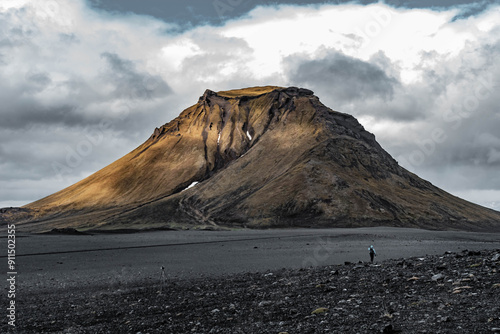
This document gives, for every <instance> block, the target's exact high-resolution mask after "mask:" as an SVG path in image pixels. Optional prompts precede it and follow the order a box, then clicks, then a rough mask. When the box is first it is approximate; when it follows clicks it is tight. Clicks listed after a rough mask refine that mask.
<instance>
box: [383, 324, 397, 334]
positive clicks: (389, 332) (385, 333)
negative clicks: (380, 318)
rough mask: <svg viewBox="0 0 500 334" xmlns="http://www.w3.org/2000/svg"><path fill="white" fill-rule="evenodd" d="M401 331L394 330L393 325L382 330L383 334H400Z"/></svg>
mask: <svg viewBox="0 0 500 334" xmlns="http://www.w3.org/2000/svg"><path fill="white" fill-rule="evenodd" d="M401 332H402V330H401V329H399V328H395V327H394V326H393V325H387V326H385V327H384V329H383V330H382V333H383V334H393V333H401Z"/></svg>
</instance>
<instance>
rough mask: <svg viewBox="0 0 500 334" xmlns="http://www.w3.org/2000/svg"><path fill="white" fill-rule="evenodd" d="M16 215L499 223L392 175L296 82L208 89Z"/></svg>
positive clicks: (127, 220)
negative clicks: (125, 148)
mask: <svg viewBox="0 0 500 334" xmlns="http://www.w3.org/2000/svg"><path fill="white" fill-rule="evenodd" d="M25 209H27V210H29V211H30V212H31V215H30V217H29V218H26V215H24V216H23V218H19V222H21V224H20V225H19V226H20V227H21V228H23V227H24V228H25V229H29V230H37V231H38V230H45V229H50V228H54V227H58V228H60V227H75V228H80V229H94V228H101V229H108V228H109V229H115V228H150V227H165V226H168V227H185V226H191V225H198V226H209V227H212V228H218V227H221V226H224V227H254V228H266V227H291V226H322V227H324V226H331V227H342V226H376V225H392V226H413V227H424V228H434V229H445V228H456V229H485V230H488V229H498V228H500V213H499V212H496V211H493V210H489V209H486V208H483V207H480V206H477V205H474V204H472V203H469V202H466V201H464V200H461V199H459V198H456V197H454V196H452V195H450V194H448V193H446V192H444V191H442V190H440V189H438V188H436V187H434V186H433V185H432V184H430V183H429V182H427V181H425V180H422V179H420V178H418V177H417V176H416V175H414V174H412V173H410V172H408V171H406V170H405V169H403V168H401V167H400V166H399V165H398V163H397V162H396V161H395V160H394V159H393V158H392V157H391V156H390V155H389V154H388V153H387V152H385V151H384V150H383V149H382V148H381V147H380V145H379V144H378V143H377V142H376V140H375V137H374V136H373V135H372V134H371V133H369V132H367V131H365V130H364V128H363V127H362V126H361V125H360V124H359V123H358V122H357V120H356V119H355V118H354V117H352V116H350V115H347V114H343V113H339V112H335V111H332V110H331V109H329V108H327V107H326V106H324V105H323V104H322V103H321V102H320V101H319V99H318V98H317V97H316V96H314V95H313V92H312V91H310V90H307V89H301V88H295V87H290V88H281V87H270V86H268V87H255V88H248V89H241V90H232V91H226V92H218V93H215V92H213V91H210V90H207V91H205V93H204V94H203V96H201V97H200V99H199V101H198V103H197V104H195V105H193V106H192V107H189V108H187V109H186V110H184V111H183V112H182V113H181V114H180V115H179V116H178V117H177V118H175V119H174V120H172V121H171V122H169V123H167V124H165V125H163V126H161V127H159V128H156V129H155V130H154V132H153V134H152V135H151V137H150V138H149V139H148V140H147V141H146V142H145V143H143V144H142V145H141V146H139V147H138V148H137V149H135V150H134V151H132V152H130V153H129V154H127V155H126V156H124V157H123V158H121V159H119V160H117V161H116V162H114V163H112V164H111V165H109V166H107V167H105V168H103V169H102V170H100V171H98V172H97V173H95V174H93V175H91V176H90V177H88V178H86V179H84V180H82V181H80V182H78V183H76V184H74V185H73V186H70V187H68V188H66V189H64V190H62V191H60V192H58V193H55V194H53V195H51V196H48V197H46V198H44V199H41V200H39V201H36V202H34V203H31V204H29V205H28V206H27V207H26V208H25ZM12 217H15V215H14V214H11V215H9V218H8V219H9V220H12V219H15V218H12ZM6 219H7V218H5V215H4V220H6Z"/></svg>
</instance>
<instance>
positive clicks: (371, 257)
mask: <svg viewBox="0 0 500 334" xmlns="http://www.w3.org/2000/svg"><path fill="white" fill-rule="evenodd" d="M368 250H369V251H370V261H371V262H372V263H373V258H374V257H375V256H376V255H377V252H375V248H373V245H371V246H370V248H368Z"/></svg>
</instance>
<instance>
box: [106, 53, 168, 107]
mask: <svg viewBox="0 0 500 334" xmlns="http://www.w3.org/2000/svg"><path fill="white" fill-rule="evenodd" d="M101 57H102V58H103V59H104V60H105V61H106V62H107V63H108V65H109V67H110V69H111V71H109V72H108V77H109V79H110V80H111V81H112V82H113V83H114V85H115V87H116V89H115V92H114V95H115V96H116V97H121V98H129V99H139V100H148V99H152V98H155V97H164V96H166V95H169V94H171V93H172V89H171V88H170V87H169V85H168V84H167V83H166V82H165V81H163V79H162V78H161V77H159V76H152V75H150V74H148V73H141V72H138V71H137V70H136V66H135V64H134V63H133V62H132V61H130V60H126V59H123V58H120V57H119V56H118V55H117V54H114V53H109V52H104V53H102V54H101Z"/></svg>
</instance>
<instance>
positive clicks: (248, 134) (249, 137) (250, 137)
mask: <svg viewBox="0 0 500 334" xmlns="http://www.w3.org/2000/svg"><path fill="white" fill-rule="evenodd" d="M247 137H248V139H249V140H252V136H251V135H250V132H248V130H247Z"/></svg>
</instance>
